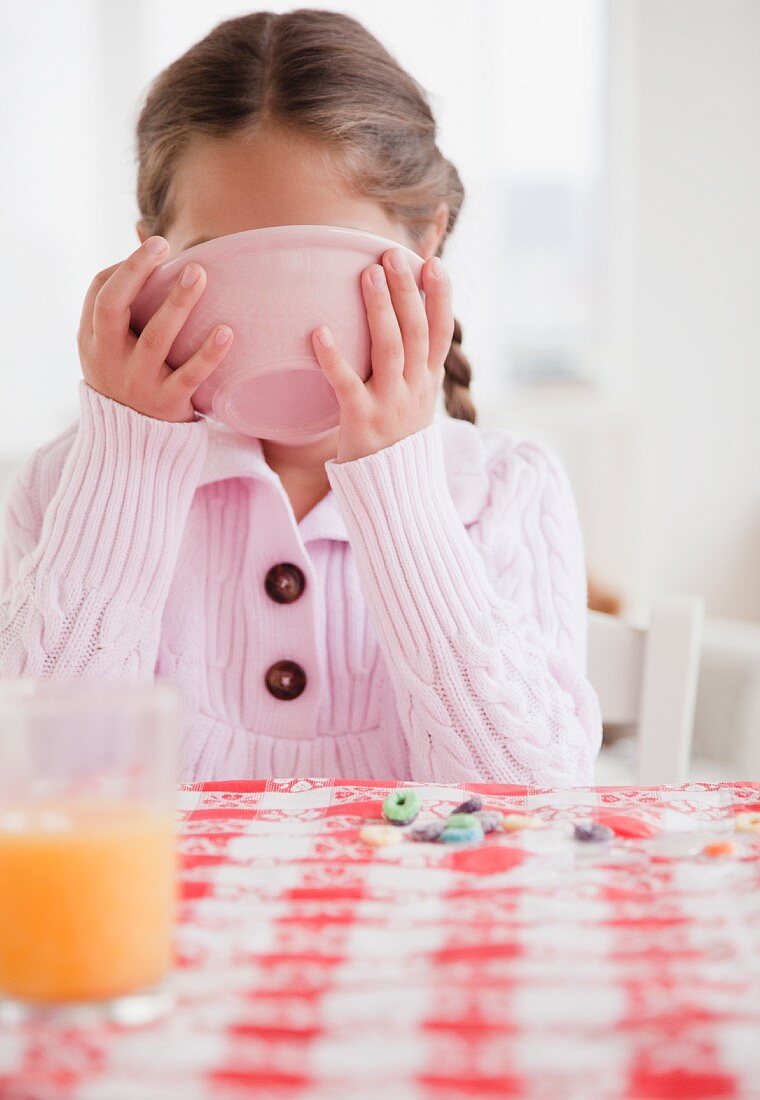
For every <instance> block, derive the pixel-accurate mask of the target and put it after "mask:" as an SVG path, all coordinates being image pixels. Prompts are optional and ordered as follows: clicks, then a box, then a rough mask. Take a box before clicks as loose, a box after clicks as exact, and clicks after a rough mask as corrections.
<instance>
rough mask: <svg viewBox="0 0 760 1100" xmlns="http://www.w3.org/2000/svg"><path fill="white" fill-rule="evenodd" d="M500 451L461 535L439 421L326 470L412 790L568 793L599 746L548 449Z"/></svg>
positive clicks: (578, 573)
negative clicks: (482, 787)
mask: <svg viewBox="0 0 760 1100" xmlns="http://www.w3.org/2000/svg"><path fill="white" fill-rule="evenodd" d="M507 437H508V433H504V435H503V443H502V444H501V445H500V447H499V449H498V452H497V453H496V454H495V455H494V456H492V459H491V462H490V468H489V494H488V500H487V502H486V505H485V507H484V509H483V512H482V514H481V515H480V516H479V517H478V519H477V521H476V522H475V523H474V525H473V526H472V527H471V528H470V531H469V532H468V530H467V529H466V528H465V525H464V523H463V522H462V520H461V519H460V517H459V515H458V512H457V510H456V507H455V505H454V501H453V499H452V496H451V493H450V490H449V487H448V483H447V479H446V474H445V466H444V458H443V448H442V439H441V433H440V428H439V425H438V423H437V422H436V421H434V422H433V423H432V424H430V425H429V426H428V427H426V428H424V429H422V430H420V431H418V432H415V433H414V434H412V435H410V436H407V437H406V438H405V439H402V440H400V441H399V442H397V443H395V444H393V445H391V446H389V447H386V448H384V449H382V450H380V451H378V452H376V453H374V454H371V455H367V456H365V457H364V458H360V459H355V460H353V461H349V462H344V463H337V462H335V461H334V460H331V461H329V462H327V463H326V464H325V467H326V470H327V474H328V479H329V482H330V484H331V486H332V488H333V490H334V491H335V493H336V496H337V499H338V502H339V506H340V508H341V511H342V513H343V516H344V520H345V523H346V527H347V531H348V534H349V540H350V542H351V545H352V548H353V550H354V552H355V556H356V567H357V571H358V573H359V578H360V582H361V584H362V589H363V592H364V594H365V598H366V600H367V603H368V608H369V611H370V614H371V616H372V618H373V621H374V624H375V627H376V629H377V631H378V638H379V642H380V645H381V648H382V651H383V654H384V657H385V659H386V662H387V664H388V668H389V670H390V676H391V678H392V681H393V687H394V691H395V696H396V700H397V706H398V711H399V715H400V718H401V721H402V723H403V725H404V728H405V733H406V737H407V740H408V743H409V750H410V756H411V764H412V770H413V773H414V775H415V777H416V778H418V779H420V780H421V781H433V782H462V781H467V780H469V781H481V782H484V781H485V782H507V783H510V782H511V783H528V784H539V785H554V786H572V785H578V784H580V785H582V784H586V783H591V782H592V781H593V766H594V761H595V758H596V755H597V752H598V750H599V745H600V743H601V717H600V711H599V704H598V700H597V697H596V694H595V692H594V690H593V688H592V687H591V685H590V683H589V681H588V679H587V677H586V621H587V619H586V617H587V610H586V599H587V589H586V574H585V568H584V560H583V546H582V538H581V533H580V526H579V523H578V518H577V513H576V510H575V504H574V501H573V497H572V492H571V490H570V486H569V482H568V480H567V477H566V475H565V473H564V470H563V469H562V467H561V466H560V464H559V462H558V461H557V460H556V458H555V457H554V456H553V455H552V454H551V452H549V451H548V450H547V449H546V448H543V447H542V446H540V445H538V444H535V443H530V442H518V443H516V444H515V443H514V437H511V436H509V438H507Z"/></svg>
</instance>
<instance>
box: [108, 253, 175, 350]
mask: <svg viewBox="0 0 760 1100" xmlns="http://www.w3.org/2000/svg"><path fill="white" fill-rule="evenodd" d="M158 241H164V248H163V251H161V252H159V253H156V252H153V251H152V250H151V247H152V245H153V243H154V242H158ZM168 253H169V242H168V241H167V240H166V238H165V237H149V238H148V239H147V241H145V242H144V244H142V245H140V247H139V248H137V249H135V251H134V252H133V253H132V255H131V256H128V257H127V258H126V260H124V262H123V263H121V264H119V265H118V266H117V268H116V270H115V271H114V272H113V274H112V275H110V276H109V278H108V279H107V280H106V281H105V283H104V284H103V286H101V288H100V290H99V291H98V293H97V295H96V296H95V305H94V308H93V311H92V326H93V332H94V334H95V336H96V337H98V339H103V340H112V339H116V338H117V337H120V336H122V337H123V336H126V334H127V332H128V330H129V322H130V313H129V307H130V306H131V305H132V302H133V301H134V299H135V298H136V297H137V292H138V290H140V288H141V287H142V285H143V283H145V282H146V280H147V278H148V276H149V275H150V274H152V272H153V271H154V270H155V268H156V267H157V266H158V265H159V264H160V263H162V262H163V261H164V260H165V259H166V257H167V255H168Z"/></svg>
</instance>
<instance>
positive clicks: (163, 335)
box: [136, 263, 206, 363]
mask: <svg viewBox="0 0 760 1100" xmlns="http://www.w3.org/2000/svg"><path fill="white" fill-rule="evenodd" d="M205 286H206V271H205V268H203V267H201V265H200V264H198V263H190V264H187V265H186V266H185V267H183V269H182V271H181V272H180V274H179V276H178V278H177V279H176V280H175V283H174V286H173V287H172V288H171V290H170V291H169V293H168V295H167V296H166V298H165V299H164V301H163V302H162V303H161V305H160V306H159V308H158V309H157V310H156V312H155V313H154V314H153V316H152V317H151V318H150V320H149V321H148V323H147V324H146V326H145V328H144V329H143V330H142V332H141V333H140V336H139V338H138V341H137V349H136V350H137V353H138V356H139V357H140V358H143V359H148V360H150V361H151V362H154V363H163V362H164V360H165V359H166V357H167V355H168V354H169V351H170V350H171V346H172V344H173V343H174V341H175V340H176V338H177V334H178V333H179V331H180V329H181V328H182V326H183V325H184V323H185V321H186V320H187V318H188V315H189V313H190V311H191V310H192V309H193V308H194V306H195V303H196V302H197V301H198V299H199V298H200V296H201V294H202V293H203V291H204V289H205Z"/></svg>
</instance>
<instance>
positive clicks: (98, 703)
mask: <svg viewBox="0 0 760 1100" xmlns="http://www.w3.org/2000/svg"><path fill="white" fill-rule="evenodd" d="M180 702H181V693H180V690H179V687H178V685H177V684H175V683H173V682H172V681H171V680H153V681H151V682H150V683H147V684H146V683H122V682H115V681H105V682H102V681H93V680H53V679H37V678H31V677H15V678H11V679H5V680H3V679H1V678H0V721H1V720H2V717H3V714H4V713H5V714H6V715H7V714H8V712H9V710H10V709H11V708H13V709H15V710H17V711H18V710H20V711H22V712H23V713H24V714H32V713H38V714H39V713H45V712H47V711H49V710H51V709H52V710H55V711H56V712H60V711H61V710H66V711H69V712H71V711H82V710H85V711H86V710H92V709H93V708H95V709H100V708H108V707H115V706H118V708H119V710H120V711H122V712H124V711H125V710H126V711H143V712H144V711H146V710H147V711H152V712H154V713H156V712H158V713H166V714H169V713H175V711H176V710H177V709H178V707H179V704H180Z"/></svg>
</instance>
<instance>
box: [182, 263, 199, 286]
mask: <svg viewBox="0 0 760 1100" xmlns="http://www.w3.org/2000/svg"><path fill="white" fill-rule="evenodd" d="M200 274H201V273H200V271H199V270H198V268H197V267H190V265H188V266H187V267H186V268H185V270H184V271H183V272H182V278H181V279H180V283H181V284H182V286H185V287H187V286H192V285H193V283H197V282H198V279H199V278H200Z"/></svg>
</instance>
